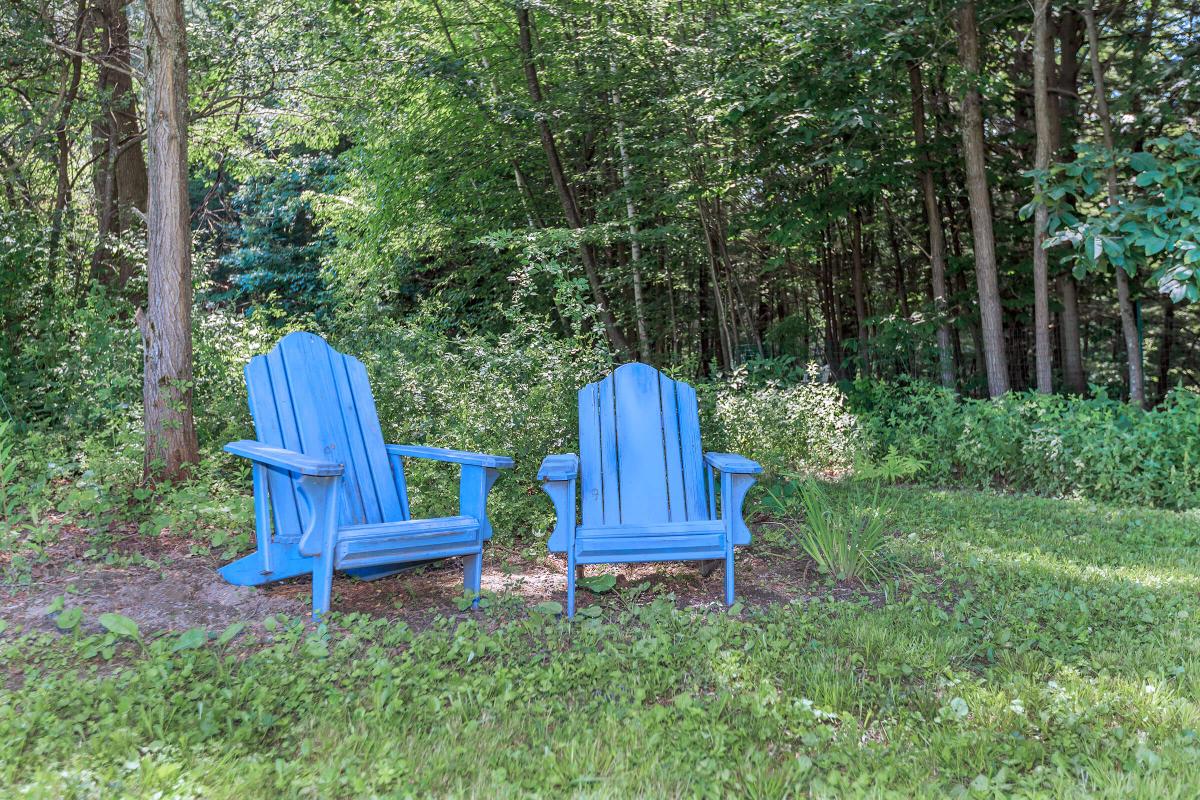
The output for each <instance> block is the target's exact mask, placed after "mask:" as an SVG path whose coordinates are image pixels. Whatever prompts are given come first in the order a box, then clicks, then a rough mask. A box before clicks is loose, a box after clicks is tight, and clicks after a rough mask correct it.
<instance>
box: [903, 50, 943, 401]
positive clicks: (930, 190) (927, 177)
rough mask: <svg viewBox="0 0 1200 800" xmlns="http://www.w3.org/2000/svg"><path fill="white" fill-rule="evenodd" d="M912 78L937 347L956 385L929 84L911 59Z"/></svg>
mask: <svg viewBox="0 0 1200 800" xmlns="http://www.w3.org/2000/svg"><path fill="white" fill-rule="evenodd" d="M908 82H909V88H910V90H911V93H912V117H913V138H914V139H915V141H916V145H917V153H918V155H917V157H918V158H919V159H920V163H921V198H922V200H923V201H924V204H925V221H926V224H927V225H928V228H929V269H930V286H931V287H932V289H933V306H934V310H935V311H936V312H937V316H938V327H937V350H938V377H939V378H940V379H941V382H942V386H945V387H946V388H948V389H952V388H954V354H953V352H952V351H951V349H950V348H951V344H950V323H949V321H948V319H947V316H948V313H949V312H948V309H947V304H946V234H945V231H944V230H943V229H942V215H941V212H939V211H938V202H937V194H936V193H935V191H934V187H933V170H932V169H931V168H930V167H929V164H928V153H926V146H927V145H926V140H925V87H924V86H923V85H922V83H921V65H920V63H918V62H916V61H910V62H908Z"/></svg>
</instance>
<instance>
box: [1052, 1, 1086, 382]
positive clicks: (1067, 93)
mask: <svg viewBox="0 0 1200 800" xmlns="http://www.w3.org/2000/svg"><path fill="white" fill-rule="evenodd" d="M1079 27H1080V25H1079V15H1078V14H1077V13H1076V12H1075V10H1074V9H1073V8H1071V7H1069V6H1065V7H1064V8H1063V10H1062V14H1061V15H1060V17H1059V21H1058V37H1059V48H1060V50H1061V53H1062V56H1061V61H1060V64H1059V68H1058V120H1059V125H1058V132H1059V144H1060V146H1061V145H1066V146H1065V147H1064V148H1063V150H1062V155H1061V158H1063V159H1064V160H1067V161H1071V160H1074V158H1075V150H1074V148H1072V147H1070V141H1073V140H1074V134H1075V121H1076V117H1077V111H1078V108H1079V103H1078V91H1079V48H1080V46H1081V45H1082V41H1081V39H1080V32H1079ZM1068 140H1070V141H1068ZM1058 293H1059V299H1060V300H1061V301H1062V306H1063V310H1062V314H1061V315H1060V317H1059V322H1060V335H1061V337H1062V367H1063V382H1064V383H1065V384H1066V388H1067V391H1069V392H1072V393H1074V394H1078V395H1082V394H1084V393H1085V392H1087V379H1086V377H1085V375H1084V371H1083V348H1082V345H1081V342H1080V335H1079V287H1078V284H1077V283H1076V282H1075V276H1074V275H1072V274H1071V273H1070V272H1069V271H1068V272H1063V273H1061V274H1060V275H1059V276H1058Z"/></svg>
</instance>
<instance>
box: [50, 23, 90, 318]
mask: <svg viewBox="0 0 1200 800" xmlns="http://www.w3.org/2000/svg"><path fill="white" fill-rule="evenodd" d="M89 13H90V12H89V10H88V8H87V4H86V3H84V2H82V0H81V2H80V3H79V6H78V10H77V12H76V17H75V34H74V35H75V38H74V40H73V41H72V44H73V52H72V53H71V55H70V57H69V58H68V59H67V65H66V67H65V68H64V71H63V84H62V89H61V91H60V93H59V101H58V119H57V120H56V122H55V125H54V143H55V172H56V175H57V180H56V181H55V188H54V210H53V211H52V213H51V217H50V220H51V221H50V237H49V241H48V242H47V250H48V253H47V258H46V261H47V264H48V269H47V270H46V291H47V294H48V296H53V292H54V291H55V283H56V279H57V275H58V251H59V248H60V246H61V244H62V234H63V227H64V225H65V224H66V215H67V207H68V206H69V205H70V204H71V141H70V137H69V136H68V131H69V127H70V124H71V111H72V109H73V108H74V107H75V101H76V99H77V98H78V96H79V81H80V77H81V76H82V74H83V55H82V48H83V37H84V27H85V23H86V20H87V17H88V14H89Z"/></svg>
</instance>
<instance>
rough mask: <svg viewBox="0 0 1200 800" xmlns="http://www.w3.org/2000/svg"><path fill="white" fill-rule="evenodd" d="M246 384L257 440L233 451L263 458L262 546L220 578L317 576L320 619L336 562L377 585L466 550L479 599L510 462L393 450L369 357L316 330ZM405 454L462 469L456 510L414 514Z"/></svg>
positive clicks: (271, 358)
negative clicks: (407, 567)
mask: <svg viewBox="0 0 1200 800" xmlns="http://www.w3.org/2000/svg"><path fill="white" fill-rule="evenodd" d="M246 388H247V390H248V392H249V396H250V415H251V417H252V418H253V420H254V430H255V432H256V433H257V435H258V441H240V442H231V443H230V444H228V445H226V446H225V451H226V452H229V453H233V454H234V455H237V456H242V457H244V458H248V459H250V461H251V462H252V465H253V466H252V477H253V480H254V533H255V537H256V539H257V542H258V549H257V550H256V551H255V552H253V553H251V554H250V555H248V556H245V557H243V558H241V559H238V560H237V561H234V562H233V563H232V564H228V565H226V566H225V567H223V568H222V569H221V570H220V573H221V577H223V578H224V579H225V580H227V581H229V582H230V583H235V584H239V585H243V586H248V585H258V584H263V583H269V582H271V581H277V580H282V579H283V578H290V577H293V576H296V575H305V574H309V573H311V574H312V582H313V583H312V591H313V601H312V608H313V616H314V618H315V617H318V616H320V614H322V613H323V612H325V611H328V610H329V595H330V589H331V585H332V582H333V571H334V570H335V569H340V570H345V571H346V572H348V573H351V574H353V575H356V576H358V577H360V578H363V579H368V580H369V579H372V578H379V577H383V576H384V575H388V574H392V573H394V572H396V571H397V570H398V568H399V567H398V566H397V565H401V564H405V563H412V562H414V561H426V560H429V559H436V558H444V557H447V556H463V587H464V589H465V590H466V591H467V592H470V593H472V594H473V595H475V597H476V603H478V595H479V590H480V582H481V580H482V576H483V543H484V542H485V541H486V540H488V539H490V538H491V536H492V526H491V524H490V523H489V522H488V518H487V514H486V509H485V504H486V501H487V494H488V491H489V490H490V489H491V488H492V484H493V483H495V481H496V478H497V477H498V476H499V469H501V468H507V467H511V466H512V463H513V462H512V459H511V458H507V457H505V456H491V455H485V454H482V453H465V452H461V451H458V450H443V449H441V448H437V447H415V446H402V445H385V444H384V442H383V431H382V430H381V429H380V427H379V417H378V415H377V414H376V412H375V400H374V398H373V397H372V396H371V387H370V385H369V384H368V383H367V371H366V369H365V368H364V367H363V365H362V362H360V361H359V360H358V359H356V358H353V357H351V356H347V355H342V354H341V353H339V352H337V351H336V350H334V349H333V348H332V347H330V346H329V345H328V344H327V343H326V342H325V340H324V339H322V338H321V337H320V336H316V335H315V334H311V333H290V334H288V335H287V336H285V337H283V339H281V340H280V341H279V343H278V344H277V345H275V349H274V350H272V351H271V352H270V353H267V354H266V355H261V356H255V357H254V358H252V359H250V363H249V364H247V365H246ZM405 458H424V459H431V460H433V461H444V462H449V463H453V464H459V465H460V466H461V476H460V479H459V489H458V504H459V511H458V515H457V516H453V517H439V518H436V519H419V520H417V519H412V518H411V516H410V514H409V505H408V487H407V485H406V483H405V480H404V461H403V459H405Z"/></svg>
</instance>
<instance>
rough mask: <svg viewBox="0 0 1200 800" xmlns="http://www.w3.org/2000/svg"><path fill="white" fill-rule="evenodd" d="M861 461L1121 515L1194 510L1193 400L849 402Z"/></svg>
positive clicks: (887, 389)
mask: <svg viewBox="0 0 1200 800" xmlns="http://www.w3.org/2000/svg"><path fill="white" fill-rule="evenodd" d="M850 397H851V406H852V407H853V408H854V410H855V411H856V413H857V414H858V417H859V421H860V423H861V425H862V428H863V434H864V439H865V441H866V442H867V443H869V444H868V451H869V454H870V455H872V456H874V457H879V456H881V455H883V454H884V453H886V452H887V451H888V450H889V448H894V449H895V451H896V452H899V453H902V454H904V455H908V456H912V457H914V458H917V459H920V460H922V461H924V462H926V463H927V466H926V469H925V471H924V473H923V479H924V480H927V481H928V482H930V483H935V484H942V485H961V486H974V487H997V488H1004V489H1013V490H1018V491H1028V492H1035V493H1038V494H1045V495H1054V496H1078V497H1084V498H1088V499H1093V500H1103V501H1106V502H1112V503H1120V504H1127V505H1150V506H1157V507H1162V508H1177V509H1186V508H1194V507H1197V506H1200V394H1197V393H1196V392H1193V391H1188V390H1183V389H1178V390H1175V391H1174V392H1172V393H1171V394H1170V395H1169V397H1168V398H1167V400H1166V402H1165V403H1163V404H1162V405H1161V406H1160V407H1158V408H1156V409H1154V410H1151V411H1141V410H1139V409H1137V408H1133V407H1132V406H1129V405H1127V404H1125V403H1122V402H1119V401H1117V400H1113V399H1110V398H1108V397H1106V396H1099V397H1095V398H1087V399H1084V398H1073V397H1062V396H1058V395H1049V396H1047V395H1039V394H1034V393H1026V394H1009V395H1006V396H1004V397H1002V398H999V399H997V400H971V399H967V400H963V399H958V398H956V397H955V396H954V395H953V393H951V392H949V391H947V390H945V389H941V388H938V387H933V386H928V385H924V384H895V383H865V382H860V383H858V384H856V385H855V386H854V388H853V389H852V390H851V392H850Z"/></svg>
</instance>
